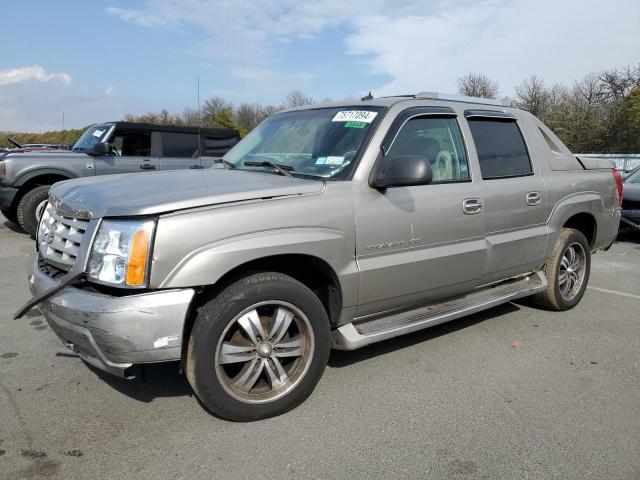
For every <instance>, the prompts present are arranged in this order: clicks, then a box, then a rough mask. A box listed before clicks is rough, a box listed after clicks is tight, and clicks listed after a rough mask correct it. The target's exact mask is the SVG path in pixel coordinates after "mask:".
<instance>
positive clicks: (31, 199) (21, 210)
mask: <svg viewBox="0 0 640 480" xmlns="http://www.w3.org/2000/svg"><path fill="white" fill-rule="evenodd" d="M49 188H51V185H40V186H38V187H35V188H33V189H31V190H29V191H28V192H27V193H25V194H24V195H23V196H22V198H21V199H20V202H18V210H17V217H18V223H19V224H20V227H22V230H24V231H25V232H26V233H28V234H29V235H31V236H32V237H34V238H35V235H36V231H37V230H38V219H37V218H36V211H37V210H38V206H39V205H40V204H41V203H42V202H44V201H45V200H46V199H47V198H49Z"/></svg>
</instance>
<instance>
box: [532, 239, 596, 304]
mask: <svg viewBox="0 0 640 480" xmlns="http://www.w3.org/2000/svg"><path fill="white" fill-rule="evenodd" d="M590 248H591V247H590V246H589V242H588V241H587V238H586V237H585V236H584V234H583V233H582V232H580V231H579V230H575V229H573V228H563V229H562V230H561V231H560V235H559V236H558V240H557V241H556V244H555V246H554V248H553V255H552V256H551V258H549V260H547V263H545V265H544V274H545V276H546V277H547V288H546V289H545V290H544V291H543V292H540V293H538V294H536V295H533V296H532V300H533V303H534V304H536V305H537V306H539V307H542V308H545V309H548V310H555V311H563V310H569V309H571V308H573V307H575V306H576V305H577V304H578V303H579V302H580V300H581V299H582V297H583V295H584V292H585V290H586V288H587V283H588V282H589V273H590V270H591V250H590ZM571 250H573V252H574V254H573V255H574V258H575V261H572V260H571V257H572V254H571V252H570V251H571ZM572 279H573V280H572Z"/></svg>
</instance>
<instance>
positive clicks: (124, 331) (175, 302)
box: [29, 252, 195, 377]
mask: <svg viewBox="0 0 640 480" xmlns="http://www.w3.org/2000/svg"><path fill="white" fill-rule="evenodd" d="M59 273H60V272H59V270H57V269H55V268H54V267H51V266H50V265H48V264H47V263H45V262H44V261H43V260H42V259H41V258H40V255H39V254H38V252H34V254H33V255H32V258H31V262H30V266H29V288H30V290H31V293H32V294H33V295H34V296H35V295H38V294H40V293H41V292H43V291H45V290H48V289H50V288H52V287H54V286H55V284H56V277H57V276H58V275H59ZM194 293H195V292H194V290H193V289H190V288H184V289H173V290H160V291H152V292H146V293H139V294H133V295H122V296H114V295H106V294H104V293H101V292H99V291H97V290H95V289H93V288H92V287H90V286H88V284H81V285H79V286H67V287H65V288H64V289H62V290H61V291H59V292H58V293H56V294H55V295H53V296H52V297H50V298H48V299H46V300H44V301H43V302H42V303H41V304H40V305H39V307H38V308H39V309H40V311H41V312H42V314H43V316H44V317H45V319H46V320H47V322H48V324H49V325H50V327H51V329H52V330H53V331H54V332H55V333H56V334H57V335H58V337H60V339H61V340H62V342H63V343H64V344H65V345H66V346H67V347H69V348H71V349H72V350H73V351H74V352H75V353H77V354H78V355H79V356H80V357H81V358H82V359H83V360H85V361H86V362H87V363H89V364H91V365H93V366H95V367H97V368H99V369H101V370H104V371H106V372H109V373H111V374H113V375H117V376H120V377H131V376H132V369H131V367H132V366H133V365H135V364H140V363H150V362H163V361H171V360H179V359H180V356H181V351H182V332H183V327H184V322H185V320H186V318H187V315H188V313H189V307H190V305H191V300H192V298H193V296H194Z"/></svg>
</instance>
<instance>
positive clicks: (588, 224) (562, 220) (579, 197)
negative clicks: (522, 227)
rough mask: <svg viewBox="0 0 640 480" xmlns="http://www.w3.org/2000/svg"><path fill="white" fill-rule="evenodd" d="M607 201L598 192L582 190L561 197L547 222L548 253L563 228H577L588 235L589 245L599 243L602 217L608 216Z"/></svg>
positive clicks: (594, 245) (592, 245)
mask: <svg viewBox="0 0 640 480" xmlns="http://www.w3.org/2000/svg"><path fill="white" fill-rule="evenodd" d="M606 215H607V213H606V208H605V202H604V200H603V198H602V196H601V195H600V194H599V193H597V192H581V193H576V194H572V195H568V196H566V197H564V198H563V199H561V200H560V201H559V202H558V203H557V204H556V206H555V208H554V209H553V211H552V212H551V214H550V216H549V220H548V222H547V225H548V229H549V239H548V242H547V249H546V255H547V257H548V256H549V255H550V254H551V252H552V250H553V247H554V245H555V243H556V241H557V239H558V236H559V235H560V232H561V231H562V229H563V228H575V229H576V230H579V231H581V232H582V233H584V235H585V236H586V237H587V240H588V242H589V245H590V246H591V247H592V248H594V247H596V244H597V243H598V234H599V233H600V231H601V229H600V228H599V222H600V219H602V220H603V221H604V216H606Z"/></svg>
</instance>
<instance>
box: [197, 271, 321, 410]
mask: <svg viewBox="0 0 640 480" xmlns="http://www.w3.org/2000/svg"><path fill="white" fill-rule="evenodd" d="M330 346H331V343H330V328H329V319H328V317H327V313H326V311H325V309H324V307H323V305H322V303H321V302H320V300H319V299H318V297H317V296H316V295H314V294H313V292H311V290H309V289H308V288H307V287H306V286H305V285H303V284H302V283H300V282H298V281H297V280H295V279H293V278H291V277H289V276H287V275H283V274H280V273H273V272H271V273H260V274H256V275H251V276H248V277H245V278H242V279H240V280H238V281H237V282H235V283H233V284H231V285H230V286H229V287H227V288H226V289H224V290H223V291H222V292H221V293H220V294H218V295H216V296H215V297H213V298H211V299H210V300H209V301H208V302H206V303H205V304H204V305H203V306H202V307H200V308H199V309H198V312H197V317H196V320H195V323H194V326H193V329H192V331H191V336H190V339H189V346H188V351H187V361H186V372H187V378H188V379H189V382H190V383H191V386H192V387H193V389H194V391H195V392H196V395H197V396H198V398H199V399H200V400H201V401H202V403H204V404H205V405H206V406H207V407H208V408H209V409H210V410H211V411H212V412H213V413H215V414H216V415H219V416H220V417H223V418H227V419H229V420H235V421H251V420H259V419H262V418H267V417H272V416H275V415H279V414H281V413H284V412H286V411H288V410H291V409H293V408H295V407H296V406H297V405H299V404H300V403H302V402H303V401H304V400H305V399H306V398H307V397H308V396H309V395H310V394H311V392H312V391H313V389H314V388H315V386H316V384H317V383H318V380H319V379H320V377H321V376H322V372H323V371H324V368H325V366H326V364H327V360H328V357H329V350H330Z"/></svg>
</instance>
